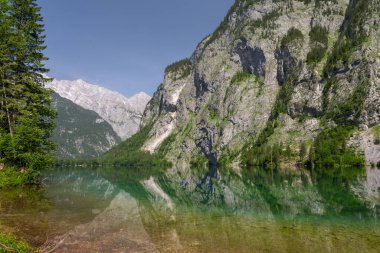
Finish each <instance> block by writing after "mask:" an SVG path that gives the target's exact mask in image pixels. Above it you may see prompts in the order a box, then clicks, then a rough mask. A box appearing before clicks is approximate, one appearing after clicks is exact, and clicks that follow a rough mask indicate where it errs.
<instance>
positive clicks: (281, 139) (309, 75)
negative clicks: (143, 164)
mask: <svg viewBox="0 0 380 253" xmlns="http://www.w3.org/2000/svg"><path fill="white" fill-rule="evenodd" d="M379 6H380V3H379V1H378V0H370V1H364V0H357V1H356V0H355V1H354V0H351V1H349V0H333V1H323V0H318V1H311V0H310V1H307V0H304V1H301V0H300V1H285V0H284V1H279V0H277V1H259V0H252V1H248V0H239V1H236V2H235V4H234V6H232V8H231V10H230V11H229V13H228V15H227V16H226V18H225V20H224V21H223V22H222V23H221V25H220V26H219V27H218V29H217V30H216V31H215V32H214V33H213V34H212V35H210V36H208V37H207V38H205V39H204V40H203V41H202V42H201V43H200V44H199V45H198V47H197V48H196V50H195V52H194V54H193V55H192V57H191V58H190V59H186V60H183V61H180V62H177V63H175V64H173V65H171V66H169V67H168V68H167V69H166V71H165V78H164V82H163V84H162V85H161V86H160V87H159V89H158V90H157V92H156V93H155V94H154V96H153V98H152V100H151V101H150V102H149V103H148V106H147V108H146V110H145V112H144V116H143V119H142V126H145V125H147V124H149V123H152V122H154V126H153V128H152V130H151V132H150V137H149V139H148V140H147V141H146V142H145V144H144V149H145V150H147V151H149V152H152V153H153V152H155V151H157V150H158V149H159V148H160V145H163V144H162V143H164V145H165V150H166V158H167V159H169V160H171V161H172V162H174V164H175V166H174V167H175V170H180V171H182V172H184V173H187V172H188V171H190V167H191V164H192V161H194V160H201V161H205V160H202V159H200V158H199V156H201V157H206V158H207V160H208V161H209V163H210V165H213V164H216V162H217V161H218V160H220V159H221V158H223V157H225V156H226V154H228V156H230V155H231V154H239V153H241V151H242V150H243V147H247V145H248V146H249V145H251V144H252V143H255V142H257V141H258V138H260V136H262V135H263V131H264V132H265V133H266V132H268V131H267V130H268V129H270V131H269V134H265V133H264V135H265V143H270V144H271V145H272V144H273V145H274V144H275V143H281V144H282V145H284V146H286V145H288V146H290V149H291V150H293V151H294V152H298V151H299V150H300V147H301V144H302V143H311V142H312V141H313V139H314V138H316V136H317V135H318V134H319V132H320V131H321V130H322V129H324V128H328V127H332V126H336V125H345V124H351V125H354V126H360V129H366V128H368V127H373V126H375V125H377V124H379V123H380V118H379V115H380V111H379V108H380V102H379V98H380V84H379V73H378V71H379V67H380V65H379V54H380V52H379V49H380V47H379V44H378V43H379V42H378V41H379V38H380V37H379V8H380V7H379ZM271 124H272V125H271ZM168 147H169V148H168ZM198 158H199V159H198ZM233 160H234V161H235V162H236V161H239V155H236V156H234V159H233ZM194 162H196V161H194ZM230 162H231V161H230ZM211 167H212V166H211Z"/></svg>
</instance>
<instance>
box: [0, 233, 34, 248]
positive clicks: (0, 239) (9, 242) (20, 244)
mask: <svg viewBox="0 0 380 253" xmlns="http://www.w3.org/2000/svg"><path fill="white" fill-rule="evenodd" d="M16 252H17V253H27V252H32V247H30V246H29V245H28V244H27V243H26V242H24V241H20V240H18V239H17V238H16V237H14V236H13V235H9V234H2V233H1V232H0V253H16Z"/></svg>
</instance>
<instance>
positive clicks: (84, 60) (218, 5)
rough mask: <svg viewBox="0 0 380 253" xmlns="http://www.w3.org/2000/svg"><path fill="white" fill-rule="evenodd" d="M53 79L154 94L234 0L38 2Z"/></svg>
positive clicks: (130, 93)
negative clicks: (171, 67)
mask: <svg viewBox="0 0 380 253" xmlns="http://www.w3.org/2000/svg"><path fill="white" fill-rule="evenodd" d="M37 2H38V4H39V5H40V6H41V7H42V15H43V17H44V23H45V28H46V35H47V37H46V45H47V49H46V51H45V53H46V55H47V56H48V57H49V58H50V60H49V61H48V62H47V67H48V68H50V73H49V75H50V76H52V77H55V78H58V79H69V80H71V79H79V78H81V79H84V80H86V81H88V82H91V83H94V84H99V85H102V86H104V87H107V88H109V89H112V90H116V91H119V92H121V93H123V94H125V95H127V96H130V95H132V94H134V93H137V92H139V91H144V92H147V93H148V94H150V95H151V94H153V92H154V91H155V90H156V88H157V86H158V85H159V84H160V83H161V82H162V80H163V72H164V69H165V67H166V66H167V65H168V64H170V63H172V62H174V61H176V60H180V59H182V58H185V57H189V56H190V55H191V54H192V52H193V51H194V49H195V47H196V45H197V44H198V43H199V42H200V40H201V39H202V38H204V37H205V36H206V35H207V34H209V33H211V32H212V31H213V30H214V29H215V28H216V27H217V26H218V24H219V23H220V22H221V21H222V19H223V18H224V16H225V15H226V13H227V11H228V9H229V7H230V6H231V5H232V4H233V2H234V0H145V1H143V0H37Z"/></svg>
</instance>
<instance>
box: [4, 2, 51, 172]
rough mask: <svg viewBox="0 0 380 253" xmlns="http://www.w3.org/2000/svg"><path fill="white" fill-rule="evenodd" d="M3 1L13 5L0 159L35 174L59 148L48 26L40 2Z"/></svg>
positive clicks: (7, 33) (6, 38) (7, 36)
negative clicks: (47, 46)
mask: <svg viewBox="0 0 380 253" xmlns="http://www.w3.org/2000/svg"><path fill="white" fill-rule="evenodd" d="M0 1H2V2H1V3H2V4H4V7H7V8H6V9H4V10H6V11H5V12H4V11H3V13H2V14H1V15H2V16H1V17H0V18H3V19H4V20H6V22H5V23H4V24H3V25H4V31H0V32H3V33H4V35H5V36H4V37H2V39H1V42H0V44H1V45H0V49H1V52H0V57H1V66H0V69H1V74H2V76H1V77H0V78H1V80H0V83H1V88H2V89H1V91H0V94H1V99H2V102H1V112H0V113H1V115H0V116H1V129H0V131H1V135H0V159H1V160H2V161H3V162H5V163H6V164H9V165H12V166H17V167H19V168H24V169H30V170H31V171H32V172H33V171H36V170H39V169H42V168H43V167H44V166H46V165H47V164H48V163H49V161H50V160H51V150H52V148H53V146H54V145H53V143H52V142H51V140H50V137H51V133H52V130H53V128H54V117H55V112H54V111H53V110H52V109H51V107H50V104H51V96H50V95H51V94H50V91H49V90H48V89H45V87H44V85H45V83H46V82H47V81H48V80H49V79H47V78H45V76H44V73H46V72H47V71H48V70H47V69H46V68H45V67H44V61H45V60H47V58H46V57H45V56H44V55H43V50H44V49H45V46H44V38H45V36H44V35H43V33H44V27H43V24H42V17H41V15H40V8H39V7H38V6H37V4H36V1H35V0H9V2H8V4H7V3H6V1H4V0H0ZM2 10H3V9H2ZM2 28H3V27H1V29H2ZM2 30H3V29H2Z"/></svg>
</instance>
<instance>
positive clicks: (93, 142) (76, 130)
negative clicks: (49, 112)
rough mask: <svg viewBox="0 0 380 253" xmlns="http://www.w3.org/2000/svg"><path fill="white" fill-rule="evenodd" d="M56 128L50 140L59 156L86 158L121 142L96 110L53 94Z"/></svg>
mask: <svg viewBox="0 0 380 253" xmlns="http://www.w3.org/2000/svg"><path fill="white" fill-rule="evenodd" d="M52 98H53V107H54V108H55V109H56V110H57V113H58V115H57V123H56V124H57V127H56V128H55V130H54V133H53V139H54V141H55V143H57V157H59V158H89V157H96V156H99V155H100V154H102V153H104V152H106V151H107V150H109V149H110V148H111V147H113V146H115V145H116V144H118V143H120V142H121V139H120V137H119V136H118V135H117V134H116V132H115V131H114V130H113V129H112V127H111V125H110V124H108V123H107V122H106V121H105V120H104V119H102V118H101V117H100V116H99V115H98V114H97V113H96V112H94V111H91V110H87V109H84V108H82V107H80V106H79V105H77V104H75V103H73V102H72V101H70V100H68V99H66V98H63V97H61V96H59V95H58V94H57V93H53V95H52Z"/></svg>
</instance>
